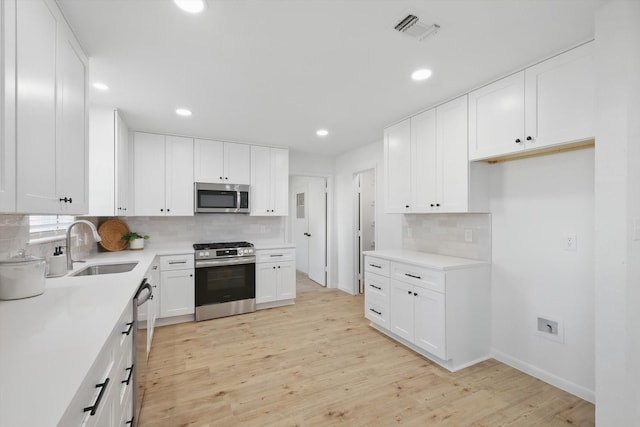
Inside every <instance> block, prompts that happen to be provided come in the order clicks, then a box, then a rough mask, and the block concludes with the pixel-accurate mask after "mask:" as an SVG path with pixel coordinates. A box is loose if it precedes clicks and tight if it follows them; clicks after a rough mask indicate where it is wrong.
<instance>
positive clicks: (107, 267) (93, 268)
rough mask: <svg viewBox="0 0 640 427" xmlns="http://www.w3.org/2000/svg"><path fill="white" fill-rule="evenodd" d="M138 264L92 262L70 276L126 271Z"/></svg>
mask: <svg viewBox="0 0 640 427" xmlns="http://www.w3.org/2000/svg"><path fill="white" fill-rule="evenodd" d="M136 265H138V263H137V262H124V263H120V264H94V265H89V266H87V267H85V268H83V269H82V270H80V271H77V272H75V273H73V274H72V275H71V276H96V275H99V274H115V273H126V272H127V271H131V270H133V269H134V268H135V266H136Z"/></svg>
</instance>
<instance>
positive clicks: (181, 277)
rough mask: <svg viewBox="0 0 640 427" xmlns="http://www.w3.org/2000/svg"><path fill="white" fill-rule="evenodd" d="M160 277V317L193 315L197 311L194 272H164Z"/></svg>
mask: <svg viewBox="0 0 640 427" xmlns="http://www.w3.org/2000/svg"><path fill="white" fill-rule="evenodd" d="M160 276H161V280H160V292H161V297H160V317H171V316H181V315H184V314H193V313H194V311H195V285H194V281H193V270H173V271H163V272H162V273H161V274H160Z"/></svg>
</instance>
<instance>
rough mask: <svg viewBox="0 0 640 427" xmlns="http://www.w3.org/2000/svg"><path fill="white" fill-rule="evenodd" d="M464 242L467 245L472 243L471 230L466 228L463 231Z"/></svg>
mask: <svg viewBox="0 0 640 427" xmlns="http://www.w3.org/2000/svg"><path fill="white" fill-rule="evenodd" d="M464 241H465V242H467V243H471V242H473V230H472V229H470V228H468V229H466V230H464Z"/></svg>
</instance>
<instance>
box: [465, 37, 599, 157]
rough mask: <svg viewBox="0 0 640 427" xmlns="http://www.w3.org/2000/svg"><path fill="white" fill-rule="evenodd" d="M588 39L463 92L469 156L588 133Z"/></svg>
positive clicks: (591, 102)
mask: <svg viewBox="0 0 640 427" xmlns="http://www.w3.org/2000/svg"><path fill="white" fill-rule="evenodd" d="M594 117H595V74H594V64H593V43H587V44H584V45H582V46H579V47H577V48H575V49H572V50H570V51H568V52H565V53H562V54H560V55H557V56H554V57H553V58H551V59H548V60H546V61H543V62H541V63H539V64H537V65H534V66H532V67H530V68H527V69H526V70H524V71H520V72H519V73H516V74H513V75H511V76H509V77H506V78H504V79H501V80H498V81H497V82H495V83H491V84H489V85H487V86H484V87H482V88H480V89H478V90H476V91H473V92H471V93H470V94H469V159H470V160H479V159H489V158H492V157H499V156H505V155H510V154H514V153H521V152H523V151H527V150H536V149H540V148H545V147H549V146H553V145H560V144H567V143H573V142H578V141H585V140H588V139H591V138H593V137H594V135H595V132H594V127H593V122H594Z"/></svg>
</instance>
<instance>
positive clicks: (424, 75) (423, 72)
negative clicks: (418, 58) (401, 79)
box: [411, 68, 431, 81]
mask: <svg viewBox="0 0 640 427" xmlns="http://www.w3.org/2000/svg"><path fill="white" fill-rule="evenodd" d="M429 77H431V70H429V69H427V68H421V69H419V70H416V71H414V72H413V73H412V74H411V78H412V79H413V80H416V81H420V80H426V79H428V78H429Z"/></svg>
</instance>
